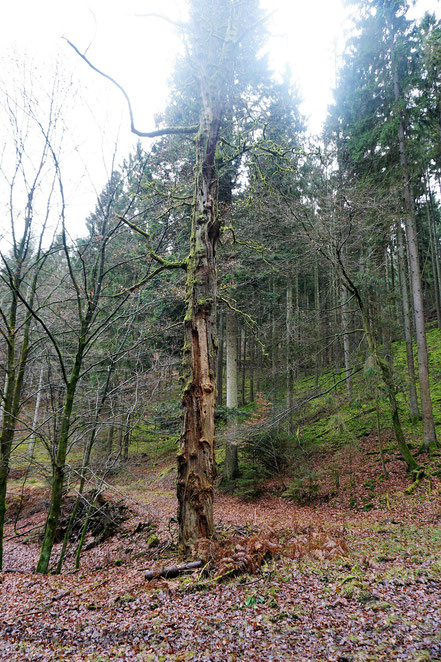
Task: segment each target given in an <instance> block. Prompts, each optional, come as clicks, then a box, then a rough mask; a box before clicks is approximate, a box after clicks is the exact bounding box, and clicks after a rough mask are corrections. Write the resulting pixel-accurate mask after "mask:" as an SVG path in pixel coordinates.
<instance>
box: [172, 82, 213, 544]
mask: <svg viewBox="0 0 441 662" xmlns="http://www.w3.org/2000/svg"><path fill="white" fill-rule="evenodd" d="M203 102H204V103H203V111H202V116H201V120H200V129H199V134H198V136H197V145H196V149H197V155H196V178H195V187H194V200H193V214H192V226H191V238H190V254H189V256H188V263H187V280H186V304H187V310H186V315H185V319H184V348H183V377H184V389H183V396H182V407H183V428H182V434H181V440H180V452H179V455H178V482H177V496H178V522H179V545H180V549H181V553H182V554H183V555H185V556H187V555H189V554H191V553H192V552H193V549H194V546H195V544H196V543H197V541H198V539H199V538H208V537H210V536H211V535H212V533H213V482H214V478H215V475H216V465H215V453H214V434H215V421H214V415H215V411H216V349H217V347H216V247H217V242H218V238H219V220H218V213H217V175H216V172H215V165H214V158H215V150H216V145H217V142H218V138H219V126H220V109H219V108H217V109H216V110H215V109H214V108H213V105H212V103H211V101H210V95H209V94H208V95H204V98H203Z"/></svg>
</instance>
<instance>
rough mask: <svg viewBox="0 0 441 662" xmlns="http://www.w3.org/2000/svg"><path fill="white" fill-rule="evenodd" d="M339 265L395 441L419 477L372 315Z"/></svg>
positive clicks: (409, 466) (389, 369)
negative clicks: (380, 384) (383, 395)
mask: <svg viewBox="0 0 441 662" xmlns="http://www.w3.org/2000/svg"><path fill="white" fill-rule="evenodd" d="M339 265H340V268H341V271H342V274H343V278H344V282H345V284H346V283H347V284H348V287H347V289H348V291H349V292H350V293H351V294H353V295H354V296H355V298H356V301H357V304H358V308H359V310H360V314H361V319H362V322H363V329H364V332H365V335H366V340H367V343H368V348H369V352H370V354H371V356H372V357H373V359H374V360H375V362H376V364H377V365H378V367H379V369H380V374H381V378H382V381H383V384H384V386H385V390H386V393H387V398H388V400H389V411H390V416H391V419H392V426H393V429H394V433H395V439H396V440H397V444H398V448H399V450H400V453H401V455H402V456H403V459H404V460H405V462H406V465H407V468H408V470H409V471H411V472H412V473H414V474H415V475H417V474H419V473H420V472H421V468H420V466H419V465H418V463H417V461H416V460H415V458H414V456H413V455H412V453H411V452H410V448H409V446H408V445H407V441H406V438H405V436H404V432H403V428H402V426H401V421H400V414H399V409H398V403H397V398H396V389H395V384H394V379H393V374H392V370H391V366H390V365H389V363H388V362H387V361H385V360H384V358H383V357H382V356H381V354H380V352H379V351H378V346H377V339H376V336H375V331H374V327H373V325H372V314H370V313H369V311H367V310H366V307H365V305H364V302H363V300H362V298H361V296H360V292H359V291H358V288H357V287H356V285H355V284H354V283H353V281H352V280H351V279H350V278H349V276H348V275H347V273H346V271H345V269H344V267H343V265H342V262H341V259H339Z"/></svg>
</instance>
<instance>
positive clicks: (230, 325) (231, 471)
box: [224, 310, 239, 481]
mask: <svg viewBox="0 0 441 662" xmlns="http://www.w3.org/2000/svg"><path fill="white" fill-rule="evenodd" d="M238 334H239V331H238V325H237V316H236V313H235V311H234V310H228V311H227V326H226V348H227V407H228V408H229V409H237V405H238V398H237V382H238V370H237V345H238V343H237V338H238ZM236 434H237V416H236V414H231V415H230V416H229V420H228V428H227V440H226V446H225V472H224V478H225V480H227V481H229V480H233V479H234V478H236V477H237V475H238V473H239V472H238V457H237V438H236Z"/></svg>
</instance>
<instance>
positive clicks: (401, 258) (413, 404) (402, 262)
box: [397, 222, 419, 421]
mask: <svg viewBox="0 0 441 662" xmlns="http://www.w3.org/2000/svg"><path fill="white" fill-rule="evenodd" d="M397 241H398V268H399V274H400V279H399V280H400V284H401V305H402V311H403V322H404V337H405V340H406V359H407V381H408V385H409V399H410V417H411V419H412V420H413V421H416V420H417V419H418V418H419V410H418V396H417V389H416V382H415V362H414V359H413V346H412V325H411V320H410V303H409V290H408V286H407V269H406V265H407V261H406V259H405V255H404V241H403V230H402V227H401V223H400V222H398V223H397Z"/></svg>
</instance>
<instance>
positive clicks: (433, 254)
mask: <svg viewBox="0 0 441 662" xmlns="http://www.w3.org/2000/svg"><path fill="white" fill-rule="evenodd" d="M427 188H428V185H427V181H426V183H425V189H426V210H427V226H428V229H429V237H430V258H431V263H432V278H433V290H434V291H433V296H434V300H435V310H436V321H437V326H438V328H439V329H441V296H440V278H439V275H440V265H439V256H438V252H437V242H436V232H435V224H434V222H433V209H432V197H431V194H430V192H429V195H428V192H427Z"/></svg>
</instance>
